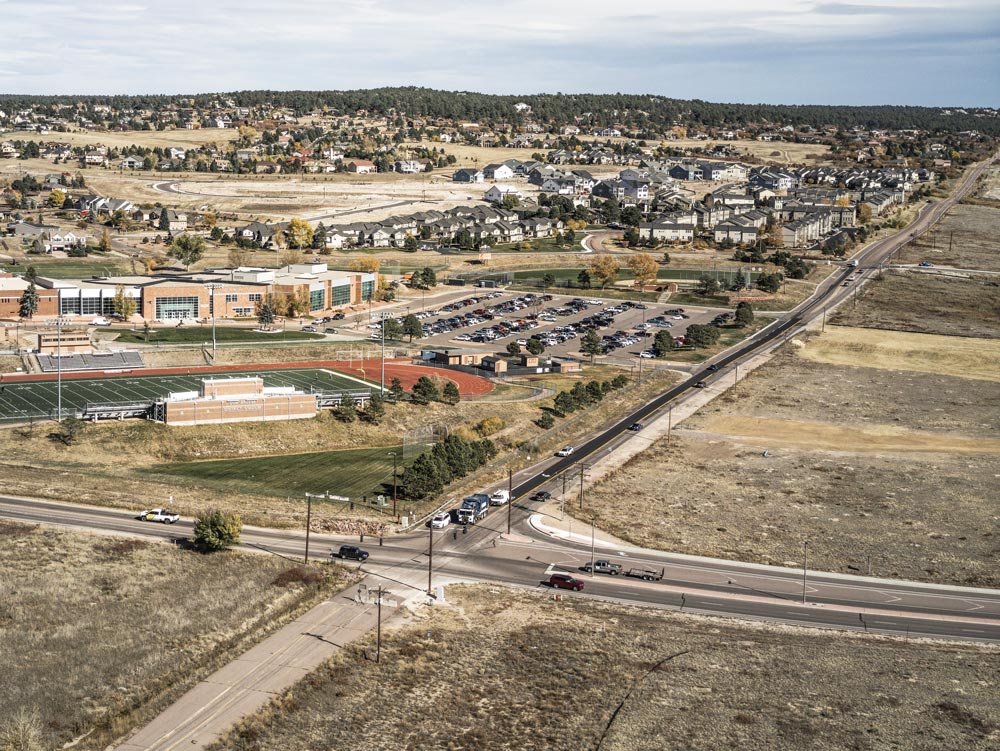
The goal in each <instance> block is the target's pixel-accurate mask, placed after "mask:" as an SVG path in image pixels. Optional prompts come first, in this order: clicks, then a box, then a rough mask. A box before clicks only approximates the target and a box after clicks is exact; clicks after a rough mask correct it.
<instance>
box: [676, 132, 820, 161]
mask: <svg viewBox="0 0 1000 751" xmlns="http://www.w3.org/2000/svg"><path fill="white" fill-rule="evenodd" d="M722 143H726V144H731V145H732V146H733V147H734V148H735V149H736V150H737V152H738V153H737V155H736V156H735V157H733V161H739V152H745V153H747V154H750V156H753V157H756V158H758V159H761V160H763V161H764V162H766V163H767V164H779V165H780V164H807V165H819V164H829V163H830V147H829V146H825V145H822V144H814V143H785V142H781V141H774V142H767V141H742V140H741V141H724V142H722ZM705 144H706V142H705V141H695V140H693V139H688V138H682V139H678V140H676V141H664V142H663V145H664V146H667V147H668V148H675V149H703V148H705ZM811 154H817V155H819V156H821V157H823V158H822V159H818V160H817V159H812V158H810V155H811Z"/></svg>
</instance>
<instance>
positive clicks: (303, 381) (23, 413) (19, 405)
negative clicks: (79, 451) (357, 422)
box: [0, 368, 372, 422]
mask: <svg viewBox="0 0 1000 751" xmlns="http://www.w3.org/2000/svg"><path fill="white" fill-rule="evenodd" d="M140 373H141V371H140V372H139V373H136V374H130V375H122V376H115V377H109V376H103V377H102V376H93V377H89V376H88V377H86V378H63V379H62V409H63V416H66V415H68V414H73V413H75V412H78V411H81V410H83V409H84V408H85V407H86V406H87V405H88V404H128V403H141V402H152V401H155V400H156V399H159V398H162V397H165V396H167V395H169V394H170V393H171V392H180V391H200V389H201V382H202V381H203V380H205V379H214V380H225V379H229V378H246V377H248V376H260V377H262V378H263V379H264V385H265V386H294V387H295V388H296V389H299V390H300V391H305V392H307V393H308V392H311V391H316V392H330V391H334V392H336V391H350V390H358V389H365V388H370V387H371V385H372V384H370V383H367V382H366V381H363V380H361V379H360V378H355V377H354V376H349V375H346V374H344V373H338V372H336V371H333V370H327V369H324V368H301V369H293V370H267V369H250V370H245V371H226V372H220V373H206V372H198V373H191V374H183V373H173V374H170V375H152V374H150V375H141V374H140ZM58 403H59V387H58V384H57V381H56V379H52V380H47V381H27V382H20V383H18V382H8V383H2V382H0V422H13V421H20V420H29V419H32V418H47V417H55V416H56V412H57V409H58Z"/></svg>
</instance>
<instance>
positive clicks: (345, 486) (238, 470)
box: [150, 444, 426, 502]
mask: <svg viewBox="0 0 1000 751" xmlns="http://www.w3.org/2000/svg"><path fill="white" fill-rule="evenodd" d="M423 448H426V445H425V444H420V445H419V446H412V445H411V446H409V447H407V449H406V451H404V450H403V447H401V446H385V447H379V448H369V449H353V450H346V451H317V452H315V453H309V454H286V455H278V456H257V457H249V458H245V459H223V460H216V461H201V462H175V463H171V464H161V465H158V466H154V467H153V468H151V470H150V472H151V473H152V474H167V475H174V476H176V477H178V478H187V479H188V480H190V481H191V483H192V484H195V485H198V486H200V487H204V488H215V489H217V490H220V491H222V492H225V493H232V492H241V493H259V494H261V495H270V496H282V495H288V496H298V497H303V495H304V494H305V493H324V492H329V493H331V494H333V495H340V496H346V497H348V498H350V499H351V500H352V501H359V502H360V501H361V499H362V496H367V497H368V498H370V499H371V498H374V497H375V496H376V495H379V494H384V495H389V496H391V495H392V457H391V456H389V452H390V451H395V452H396V453H397V454H398V457H399V458H398V459H397V463H398V470H399V472H402V471H403V469H404V468H405V467H406V466H408V465H409V464H410V463H411V462H412V461H413V460H414V459H415V458H416V454H417V453H419V451H420V450H422V449H423ZM404 454H405V455H404Z"/></svg>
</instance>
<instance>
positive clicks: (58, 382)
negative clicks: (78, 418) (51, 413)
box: [56, 318, 63, 422]
mask: <svg viewBox="0 0 1000 751" xmlns="http://www.w3.org/2000/svg"><path fill="white" fill-rule="evenodd" d="M62 327H63V319H62V318H57V319H56V405H57V406H56V422H62Z"/></svg>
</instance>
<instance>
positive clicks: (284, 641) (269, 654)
mask: <svg viewBox="0 0 1000 751" xmlns="http://www.w3.org/2000/svg"><path fill="white" fill-rule="evenodd" d="M362 585H363V586H366V587H368V588H369V589H371V590H372V591H374V589H375V587H377V586H378V583H377V582H376V581H375V579H374V578H373V577H368V578H366V579H364V580H362V582H361V583H360V585H358V586H357V588H356V590H355V589H346V590H343V591H342V592H338V593H337V594H335V595H333V596H332V597H331V598H330V599H328V600H325V601H324V602H321V603H319V604H318V605H316V606H315V607H313V608H312V609H311V610H309V611H308V612H307V613H305V614H303V615H302V616H300V617H299V618H297V619H295V620H294V621H292V622H291V623H289V624H288V625H286V626H284V627H283V628H281V629H280V630H279V631H277V632H275V633H274V634H272V635H271V636H269V637H268V638H267V639H265V640H264V641H262V642H261V643H259V644H257V645H256V646H255V647H252V648H251V649H250V650H249V651H247V652H245V653H244V654H242V655H240V656H239V657H237V658H236V659H234V660H233V661H232V662H230V663H228V664H227V665H225V666H223V667H222V668H220V669H219V670H217V671H215V672H214V673H213V674H212V675H210V676H208V677H207V678H205V679H204V680H202V681H201V682H200V683H198V684H197V685H196V686H195V687H194V688H192V689H191V690H190V691H188V692H187V693H186V694H184V695H183V696H182V697H181V698H180V699H178V700H177V701H175V702H174V703H173V704H171V705H170V706H169V707H167V708H166V709H165V710H164V711H163V712H161V713H160V714H159V715H158V716H157V717H156V718H154V719H153V720H152V721H151V722H150V723H149V724H147V725H146V726H145V727H143V728H141V729H140V730H138V731H137V732H136V733H135V734H133V735H132V736H131V737H130V738H128V740H126V741H124V742H123V743H121V744H120V745H118V746H117V747H115V749H116V751H168V750H169V749H179V748H185V749H200V748H205V747H206V746H208V745H209V744H211V743H212V742H214V741H215V740H217V739H218V738H219V737H220V736H221V735H222V734H223V733H225V732H226V731H227V730H228V729H229V728H230V727H232V725H233V724H234V723H236V722H238V721H239V720H240V719H242V718H244V717H246V716H247V715H249V714H251V713H253V712H255V711H257V710H258V709H260V707H262V706H263V705H264V704H266V703H267V702H268V701H270V700H271V698H272V697H274V696H276V695H278V694H280V693H281V692H282V691H284V690H286V689H287V688H289V687H290V686H291V685H292V684H294V683H295V682H296V681H298V680H300V679H302V678H303V677H305V676H306V675H308V674H309V673H310V672H311V671H312V670H314V669H315V668H316V667H318V666H319V665H320V664H321V663H322V662H323V661H325V660H327V659H328V658H329V657H331V656H332V655H333V654H335V653H336V652H337V651H338V650H339V649H341V648H342V647H344V646H345V645H347V644H349V643H351V642H353V641H355V640H357V639H360V638H361V637H363V636H364V635H365V634H367V633H368V632H369V631H371V630H372V629H373V628H374V627H375V625H376V620H377V618H378V608H377V606H376V605H375V604H364V603H363V601H362V599H361V598H360V596H357V595H355V591H356V592H358V593H361V592H362V591H363V588H362ZM387 594H389V593H387ZM390 596H391V597H393V599H394V600H395V601H396V602H395V603H393V605H392V606H391V607H384V608H383V611H384V612H383V613H382V620H383V622H385V620H386V619H387V618H389V617H390V616H391V615H392V614H393V612H395V611H396V610H397V609H398V607H399V606H400V605H401V604H402V603H403V601H404V599H405V598H404V597H402V596H400V595H398V594H397V595H390ZM352 597H353V599H352ZM386 604H387V603H385V602H384V601H383V605H386Z"/></svg>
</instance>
